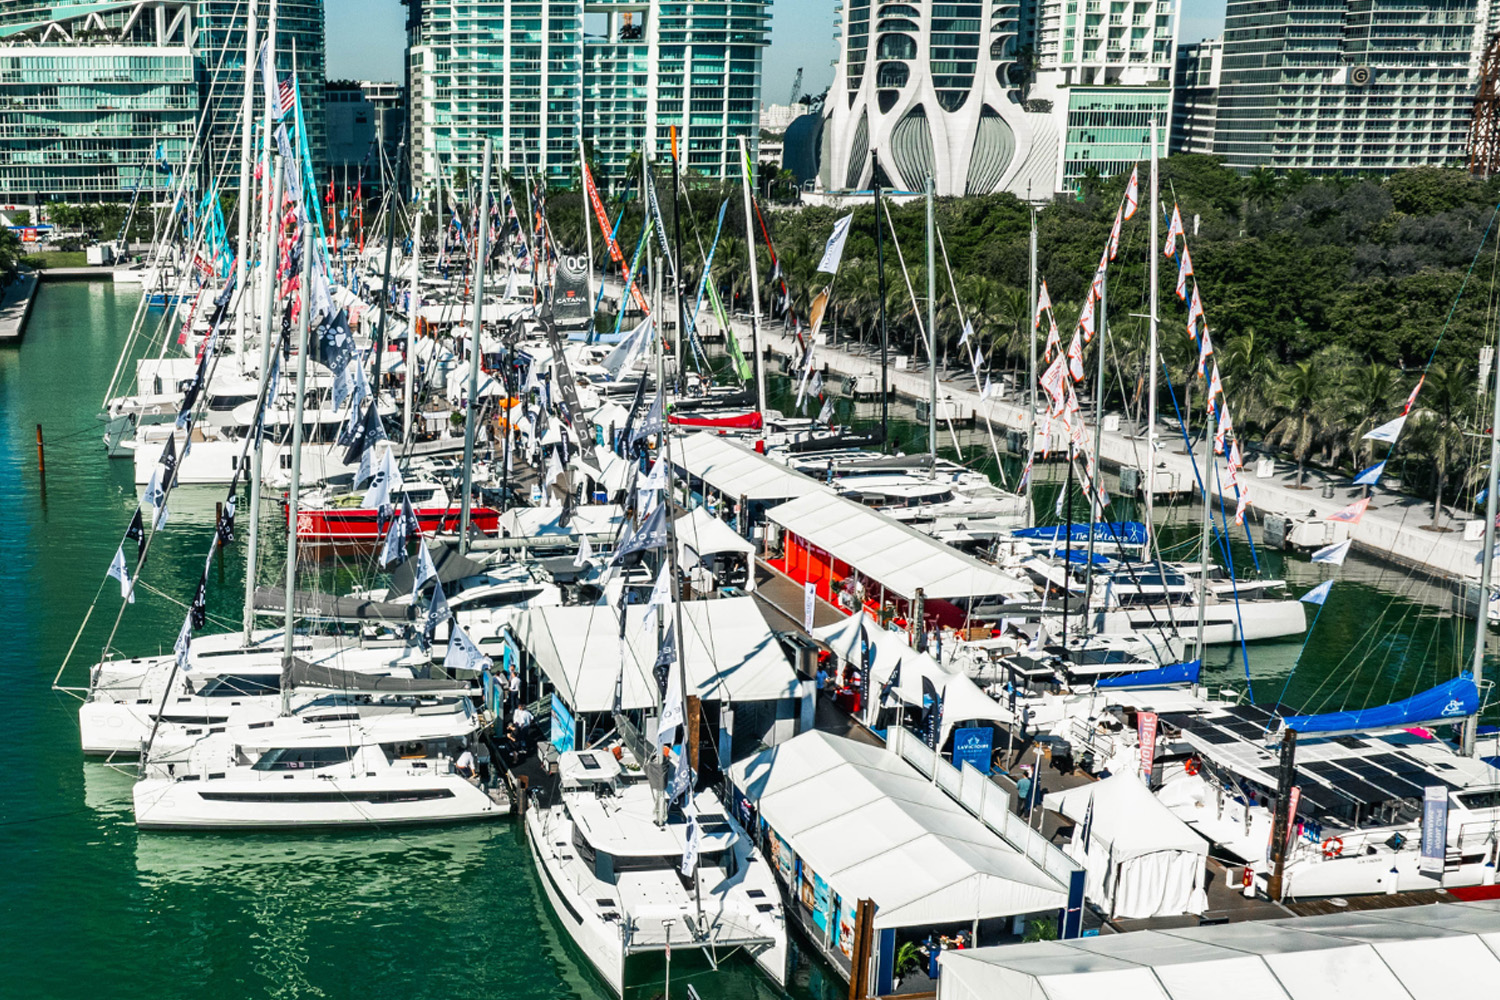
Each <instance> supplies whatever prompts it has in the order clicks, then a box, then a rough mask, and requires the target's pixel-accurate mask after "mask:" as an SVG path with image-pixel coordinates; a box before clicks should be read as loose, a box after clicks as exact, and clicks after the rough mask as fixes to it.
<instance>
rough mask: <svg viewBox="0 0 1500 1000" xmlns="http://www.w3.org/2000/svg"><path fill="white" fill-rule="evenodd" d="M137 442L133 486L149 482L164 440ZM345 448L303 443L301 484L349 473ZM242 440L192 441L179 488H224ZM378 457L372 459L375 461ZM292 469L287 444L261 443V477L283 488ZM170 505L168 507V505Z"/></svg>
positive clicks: (234, 467) (351, 468) (179, 450)
mask: <svg viewBox="0 0 1500 1000" xmlns="http://www.w3.org/2000/svg"><path fill="white" fill-rule="evenodd" d="M182 438H183V435H182V434H181V433H180V432H179V433H178V435H177V439H178V440H177V454H178V455H179V456H181V454H182ZM137 441H138V443H137V445H136V448H135V453H134V455H133V456H132V457H133V458H134V461H135V484H136V485H137V486H141V485H144V484H146V483H149V482H151V474H152V473H153V472H154V471H156V469H157V467H158V463H159V461H160V459H161V449H162V445H163V444H164V441H151V442H148V443H141V442H140V441H139V439H137ZM346 450H347V449H346V448H344V447H343V446H342V445H339V444H304V445H303V446H302V470H301V471H302V485H303V486H312V485H316V484H317V483H322V482H326V481H328V480H329V479H332V478H334V477H337V476H347V475H351V474H353V473H354V472H355V471H356V470H357V469H358V468H359V462H358V460H356V461H355V462H353V463H352V464H345V462H344V453H345V451H346ZM244 451H245V445H244V442H242V441H224V440H216V441H195V442H194V443H193V447H192V450H191V451H190V452H189V453H188V456H187V459H186V460H185V461H182V462H181V463H180V465H179V468H178V472H177V482H178V484H179V485H194V484H197V485H203V486H227V485H229V483H230V482H231V481H232V480H233V479H234V474H235V471H236V470H237V469H238V468H239V464H240V456H241V455H242V454H244ZM379 457H380V456H379V454H378V453H377V454H376V456H375V458H376V460H377V461H378V459H379ZM291 467H292V449H291V445H286V444H272V443H271V442H270V441H267V442H266V443H265V446H264V449H263V454H262V456H261V474H262V475H263V476H265V481H266V482H267V483H268V484H271V485H272V486H284V485H285V484H286V481H287V477H288V476H289V474H290V469H291ZM169 506H170V504H169Z"/></svg>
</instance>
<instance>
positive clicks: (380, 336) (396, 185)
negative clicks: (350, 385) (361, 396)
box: [359, 115, 411, 402]
mask: <svg viewBox="0 0 1500 1000" xmlns="http://www.w3.org/2000/svg"><path fill="white" fill-rule="evenodd" d="M405 145H406V140H405V139H402V141H401V146H405ZM401 146H398V147H397V148H396V163H397V164H400V162H401ZM380 148H381V149H382V150H383V149H385V116H384V115H382V116H381V118H380ZM400 189H401V176H400V175H399V174H397V175H396V177H395V178H394V182H393V184H392V185H391V187H390V188H389V189H387V191H386V193H385V197H384V201H385V267H384V269H383V270H382V271H381V278H380V325H379V326H378V327H376V328H375V372H374V374H373V376H372V378H373V379H374V382H373V385H372V386H371V389H370V391H371V392H373V393H374V394H375V400H376V402H379V400H380V361H381V359H382V358H383V357H384V356H385V321H386V316H387V315H388V314H389V313H390V311H391V251H392V250H394V249H395V245H396V207H397V205H398V204H400V202H399V200H398V199H397V198H395V197H393V195H394V193H395V192H396V191H399V190H400ZM364 214H365V210H364V208H363V206H361V207H360V210H359V215H360V228H361V230H363V228H364ZM406 342H407V343H408V344H410V343H411V332H410V331H408V332H407V335H406Z"/></svg>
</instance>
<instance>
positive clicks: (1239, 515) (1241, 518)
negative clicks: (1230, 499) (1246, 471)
mask: <svg viewBox="0 0 1500 1000" xmlns="http://www.w3.org/2000/svg"><path fill="white" fill-rule="evenodd" d="M1249 506H1250V494H1249V493H1241V494H1240V502H1239V503H1238V504H1236V505H1235V508H1234V523H1235V524H1244V523H1245V511H1246V509H1247V508H1249Z"/></svg>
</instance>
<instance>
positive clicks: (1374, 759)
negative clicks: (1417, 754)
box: [1365, 752, 1427, 774]
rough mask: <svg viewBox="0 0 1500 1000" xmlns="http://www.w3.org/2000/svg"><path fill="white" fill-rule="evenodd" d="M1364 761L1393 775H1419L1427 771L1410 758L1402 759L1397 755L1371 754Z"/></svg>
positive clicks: (1388, 753) (1387, 753)
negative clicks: (1377, 765) (1378, 766)
mask: <svg viewBox="0 0 1500 1000" xmlns="http://www.w3.org/2000/svg"><path fill="white" fill-rule="evenodd" d="M1365 759H1366V760H1368V761H1370V762H1371V763H1372V764H1379V765H1380V766H1381V767H1383V768H1385V769H1386V770H1387V771H1390V772H1392V773H1394V774H1420V773H1422V772H1424V771H1426V770H1427V769H1426V768H1425V767H1423V766H1422V765H1421V764H1418V763H1417V762H1416V761H1414V760H1412V759H1411V758H1410V757H1403V756H1401V755H1400V754H1398V753H1390V752H1386V753H1372V754H1370V756H1368V757H1366V758H1365Z"/></svg>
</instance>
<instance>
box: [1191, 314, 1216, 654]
mask: <svg viewBox="0 0 1500 1000" xmlns="http://www.w3.org/2000/svg"><path fill="white" fill-rule="evenodd" d="M1203 329H1204V336H1208V333H1207V330H1208V327H1207V326H1205V327H1204V328H1203ZM1218 424H1219V418H1218V414H1216V413H1215V414H1213V415H1211V416H1210V417H1209V418H1208V422H1207V423H1205V424H1204V425H1203V481H1202V488H1203V539H1202V542H1201V543H1200V544H1201V545H1202V550H1201V551H1200V552H1199V553H1198V558H1199V561H1200V563H1201V565H1200V568H1199V569H1200V574H1201V575H1200V576H1199V578H1198V646H1197V649H1196V651H1195V652H1194V653H1193V655H1194V656H1196V657H1197V658H1198V659H1199V660H1202V659H1204V656H1203V629H1204V624H1203V621H1204V618H1205V616H1206V615H1207V614H1208V536H1209V532H1210V530H1211V529H1212V528H1213V517H1214V510H1213V489H1214V488H1213V486H1212V485H1211V484H1212V480H1213V475H1214V434H1215V433H1216V432H1217V430H1218Z"/></svg>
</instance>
